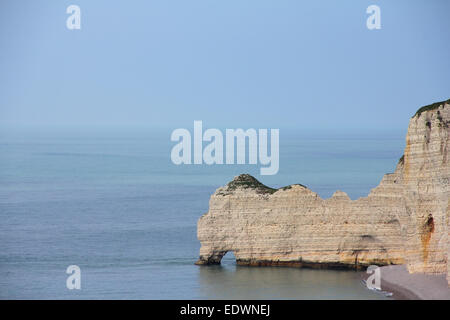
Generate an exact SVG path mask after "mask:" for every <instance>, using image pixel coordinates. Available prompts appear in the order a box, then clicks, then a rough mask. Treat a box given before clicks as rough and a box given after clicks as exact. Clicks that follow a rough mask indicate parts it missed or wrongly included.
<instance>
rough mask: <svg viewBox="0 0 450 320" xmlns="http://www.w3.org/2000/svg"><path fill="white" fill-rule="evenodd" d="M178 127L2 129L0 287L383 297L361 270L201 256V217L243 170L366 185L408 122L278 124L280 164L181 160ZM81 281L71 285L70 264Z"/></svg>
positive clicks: (86, 295) (289, 179) (7, 291)
mask: <svg viewBox="0 0 450 320" xmlns="http://www.w3.org/2000/svg"><path fill="white" fill-rule="evenodd" d="M170 133H171V130H162V129H161V130H154V131H146V130H126V129H121V130H114V131H112V130H110V129H108V130H106V129H105V130H103V131H102V130H97V131H92V130H91V131H89V130H45V131H42V130H36V129H35V130H28V131H17V130H15V131H12V130H9V131H7V130H4V131H3V132H2V134H1V136H0V155H1V156H0V181H1V183H0V221H1V223H0V298H2V299H7V298H25V299H60V298H63V299H64V298H81V299H209V298H216V299H222V298H224V299H226V298H237V299H241V298H242V299H334V298H338V299H347V298H354V299H382V298H383V297H382V296H380V295H378V294H376V293H373V292H370V291H368V290H366V289H365V288H364V287H363V286H362V285H361V283H360V281H359V279H360V277H359V274H358V273H355V272H352V271H331V270H308V269H297V268H271V267H267V268H248V267H239V266H236V265H235V263H234V260H233V257H232V256H230V255H231V254H227V256H226V257H225V258H224V260H223V265H222V266H214V267H197V266H194V265H193V263H194V262H195V261H196V259H197V257H198V250H199V246H200V245H199V242H198V241H197V238H196V222H197V219H198V218H199V217H200V216H201V215H202V214H203V213H205V212H206V211H207V210H208V201H209V196H210V195H211V194H212V193H213V192H214V190H215V189H216V188H217V187H219V186H221V185H223V184H225V183H227V182H228V181H229V180H231V179H232V178H233V176H235V175H237V174H240V173H244V172H247V173H250V174H253V175H255V176H256V177H257V178H258V179H260V180H261V181H262V182H263V183H265V184H268V185H270V186H275V187H279V186H283V185H287V184H292V183H301V184H304V185H306V186H308V187H309V188H310V189H312V190H313V191H315V192H318V193H319V194H320V195H321V196H322V197H329V196H331V195H332V193H333V192H334V191H335V190H337V189H340V190H343V191H346V192H347V193H348V194H349V195H350V197H351V198H353V199H356V198H358V197H360V196H365V195H367V193H368V192H369V191H370V189H371V188H373V187H375V186H376V185H377V184H378V183H379V181H380V179H381V177H382V175H383V174H384V173H386V172H392V171H393V170H394V169H395V165H396V163H397V160H398V158H399V157H400V156H401V155H402V152H403V148H404V133H403V132H398V133H389V134H388V133H363V132H359V133H347V134H344V133H322V134H312V133H303V134H300V133H294V132H292V131H288V130H286V131H283V130H280V171H279V173H278V174H277V175H276V176H263V177H261V176H259V175H258V172H259V166H248V165H240V166H239V165H228V166H227V165H222V166H217V165H216V166H194V165H191V166H186V165H184V166H183V165H182V166H175V165H173V164H172V163H171V161H170V150H171V147H172V146H173V144H174V143H172V142H171V141H170ZM73 264H75V265H78V266H79V267H80V268H81V286H82V288H81V290H68V289H67V288H66V278H67V276H68V275H67V274H66V273H65V270H66V268H67V267H68V266H69V265H73Z"/></svg>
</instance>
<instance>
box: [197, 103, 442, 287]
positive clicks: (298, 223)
mask: <svg viewBox="0 0 450 320" xmlns="http://www.w3.org/2000/svg"><path fill="white" fill-rule="evenodd" d="M449 133H450V100H447V101H444V102H440V103H435V104H432V105H429V106H426V107H423V108H421V109H419V110H418V111H417V113H416V114H415V115H414V116H413V117H412V118H411V120H410V123H409V128H408V133H407V136H406V147H405V151H404V155H403V156H402V157H401V159H400V160H399V162H398V164H397V168H396V170H395V172H394V173H390V174H386V175H385V176H384V177H383V179H382V180H381V182H380V184H379V185H378V186H377V187H376V188H374V189H373V190H372V191H371V192H370V194H369V195H368V196H367V197H365V198H360V199H358V200H351V199H350V198H349V197H348V196H347V194H346V193H344V192H342V191H336V193H335V194H334V195H333V196H332V197H331V198H330V199H322V198H320V197H319V196H318V195H317V194H316V193H314V192H313V191H311V190H309V189H308V188H306V187H304V186H302V185H291V186H287V187H284V188H280V189H272V188H269V187H267V186H265V185H263V184H261V183H260V182H259V181H257V180H256V179H255V178H253V177H252V176H250V175H245V174H244V175H240V176H238V177H236V178H234V180H233V181H231V182H230V183H228V184H227V185H226V186H224V187H221V188H219V189H217V190H216V192H215V193H214V194H213V195H212V196H211V199H210V203H209V206H210V207H209V212H208V213H206V214H205V215H203V216H202V217H201V218H200V219H199V221H198V231H197V233H198V239H199V240H200V242H201V249H200V258H199V260H198V261H197V264H200V265H202V264H206V265H207V264H219V263H220V261H221V259H222V257H223V256H224V255H225V253H227V252H228V251H232V252H233V253H234V255H235V257H236V261H237V263H238V264H240V265H254V266H258V265H293V266H307V267H319V268H321V267H333V268H361V267H365V266H368V265H371V264H376V265H389V264H403V263H406V264H407V266H408V270H409V271H410V272H426V273H449V274H450V268H449V266H448V263H447V259H448V256H449V250H450V245H449V239H450V236H449V230H450V228H449V223H450V222H449V212H450V207H449V201H448V199H449V195H450V165H449V147H450V146H449ZM448 279H449V283H450V276H449V277H448Z"/></svg>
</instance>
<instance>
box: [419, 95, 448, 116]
mask: <svg viewBox="0 0 450 320" xmlns="http://www.w3.org/2000/svg"><path fill="white" fill-rule="evenodd" d="M443 104H450V99H448V100H445V101H440V102H435V103H432V104H429V105H427V106H423V107H422V108H420V109H419V110H417V112H416V113H415V114H414V116H413V118H414V117H415V116H418V117H420V115H421V114H422V112H425V111H430V110H435V109H437V108H439V107H440V106H441V105H443Z"/></svg>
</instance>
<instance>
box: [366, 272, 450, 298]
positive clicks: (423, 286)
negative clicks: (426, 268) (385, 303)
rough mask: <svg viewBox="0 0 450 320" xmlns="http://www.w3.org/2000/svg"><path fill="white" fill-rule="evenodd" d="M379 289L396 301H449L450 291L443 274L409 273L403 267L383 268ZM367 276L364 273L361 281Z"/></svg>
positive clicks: (367, 275)
mask: <svg viewBox="0 0 450 320" xmlns="http://www.w3.org/2000/svg"><path fill="white" fill-rule="evenodd" d="M380 270H381V289H382V290H383V291H385V292H391V293H392V298H394V299H396V300H449V299H450V289H449V288H448V285H447V280H446V275H445V274H424V273H413V274H412V273H409V272H408V270H407V268H406V266H405V265H393V266H384V267H381V268H380ZM368 277H369V274H366V273H364V275H363V279H365V280H366V279H367V278H368Z"/></svg>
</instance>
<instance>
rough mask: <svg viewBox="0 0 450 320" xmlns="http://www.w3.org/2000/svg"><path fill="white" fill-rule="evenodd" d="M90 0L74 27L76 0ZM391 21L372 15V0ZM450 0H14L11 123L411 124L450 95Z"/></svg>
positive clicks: (3, 99) (1, 7) (81, 1)
mask: <svg viewBox="0 0 450 320" xmlns="http://www.w3.org/2000/svg"><path fill="white" fill-rule="evenodd" d="M71 4H75V5H78V6H79V7H80V9H81V29H80V30H69V29H67V27H66V19H67V18H68V17H69V14H67V13H66V8H67V7H68V6H69V5H71ZM372 4H375V5H378V6H379V7H380V9H381V29H380V30H369V29H368V28H367V27H366V19H367V18H368V16H369V15H368V14H367V13H366V8H367V7H368V6H369V5H372ZM449 12H450V1H447V0H428V1H425V0H423V1H418V0H417V1H407V0H396V1H380V0H369V1H365V0H360V1H355V0H339V1H337V0H334V1H331V0H330V1H324V0H322V1H297V0H292V1H291V0H277V1H275V0H226V1H225V0H189V1H187V0H170V1H168V0H158V1H155V0H151V1H103V0H96V1H87V0H71V1H62V0H60V1H53V0H48V1H45V0H44V1H31V0H30V1H12V0H11V1H7V0H6V1H2V2H1V4H0V88H1V93H0V126H3V127H21V126H25V127H27V126H30V127H32V126H41V127H51V126H62V127H65V126H67V127H77V126H93V127H104V126H122V127H123V126H124V127H127V126H130V127H148V128H155V127H165V128H179V127H192V125H193V121H194V120H202V121H203V123H204V124H205V126H208V127H227V128H237V127H242V128H251V127H253V128H294V129H305V130H338V129H339V130H341V129H348V130H353V129H358V130H360V129H377V130H395V129H398V128H401V129H406V127H407V124H408V121H409V118H410V117H411V116H412V115H413V114H414V113H415V111H416V110H417V109H418V108H419V107H421V106H423V105H426V104H430V103H433V102H436V101H441V100H446V99H448V98H450V86H449V81H448V75H449V74H450V56H449V55H450V54H449V53H450V41H449V40H450V25H449V23H448V13H449Z"/></svg>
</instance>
